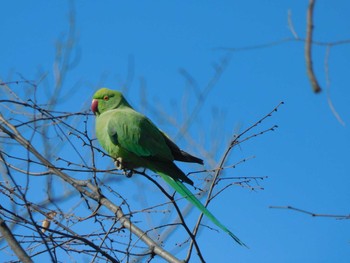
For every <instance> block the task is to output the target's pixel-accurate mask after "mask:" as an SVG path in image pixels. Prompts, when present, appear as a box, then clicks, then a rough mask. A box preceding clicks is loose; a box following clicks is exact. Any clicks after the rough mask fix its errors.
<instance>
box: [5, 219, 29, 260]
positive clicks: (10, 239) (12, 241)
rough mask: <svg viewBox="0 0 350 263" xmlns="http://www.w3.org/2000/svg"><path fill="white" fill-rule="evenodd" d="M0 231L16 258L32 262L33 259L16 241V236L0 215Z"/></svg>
mask: <svg viewBox="0 0 350 263" xmlns="http://www.w3.org/2000/svg"><path fill="white" fill-rule="evenodd" d="M0 232H1V235H2V237H4V238H5V239H6V241H7V243H8V244H9V246H10V247H11V249H12V251H13V252H15V254H16V255H17V257H18V259H19V260H20V261H22V262H24V263H32V262H33V260H32V259H31V258H30V257H29V256H28V254H27V253H26V252H25V250H24V249H23V248H22V246H21V245H20V244H19V243H18V241H17V240H16V238H15V237H14V236H13V234H12V232H11V230H10V229H9V228H8V227H7V225H6V223H5V221H4V220H3V219H2V217H1V216H0Z"/></svg>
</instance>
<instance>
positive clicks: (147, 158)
mask: <svg viewBox="0 0 350 263" xmlns="http://www.w3.org/2000/svg"><path fill="white" fill-rule="evenodd" d="M91 110H92V111H93V113H94V114H95V116H96V137H97V139H98V141H99V143H100V144H101V146H102V147H103V148H104V149H105V150H106V151H107V152H108V154H109V155H111V156H112V157H114V158H115V160H116V162H115V163H116V166H117V168H119V169H124V170H128V169H134V168H138V167H144V168H147V169H150V170H152V171H153V172H155V173H157V174H159V175H160V176H161V177H162V178H163V180H164V181H165V182H167V183H168V184H169V185H170V186H171V187H173V188H174V189H175V191H176V192H178V193H179V194H181V195H182V196H183V197H185V198H186V199H187V200H188V201H190V202H191V203H192V204H193V205H195V206H196V207H197V208H198V209H199V210H200V211H201V212H202V213H203V214H204V215H205V216H207V217H208V218H209V219H210V220H211V221H212V222H213V223H214V224H215V225H217V226H218V227H219V228H221V229H222V230H223V231H225V232H226V233H228V234H229V235H230V236H231V237H232V238H233V239H234V240H235V241H236V242H237V243H238V244H240V245H243V246H245V244H244V243H243V242H242V241H241V240H240V239H239V238H238V237H236V236H235V235H234V234H233V233H232V232H231V231H230V230H228V229H227V228H226V227H225V226H224V225H223V224H221V223H220V221H219V220H218V219H216V217H215V216H214V215H213V214H212V213H211V212H209V210H208V209H207V208H206V207H205V206H204V205H203V204H202V203H201V202H200V201H199V200H198V199H197V198H196V197H195V196H194V195H193V194H192V193H191V191H190V190H189V189H188V188H187V187H186V186H185V185H184V184H183V183H187V184H190V185H193V182H192V180H191V179H189V178H188V177H187V176H186V175H185V174H184V173H183V172H182V171H181V170H180V169H179V168H178V167H177V166H176V165H175V163H174V161H181V162H191V163H199V164H203V160H201V159H199V158H197V157H195V156H192V155H191V154H189V153H187V152H185V151H182V150H181V149H180V148H179V147H178V146H177V145H176V144H175V143H174V142H173V141H171V140H170V138H169V137H168V136H167V135H166V134H165V133H163V132H162V131H161V130H159V129H158V128H157V126H156V125H155V124H154V123H153V122H152V121H151V120H150V119H148V118H147V117H146V116H144V115H142V114H141V113H139V112H137V111H135V110H134V109H133V108H132V107H131V106H130V104H129V103H128V102H127V101H126V99H125V98H124V96H123V95H122V94H121V93H120V92H119V91H115V90H110V89H107V88H101V89H99V90H98V91H97V92H96V93H95V94H94V96H93V100H92V104H91Z"/></svg>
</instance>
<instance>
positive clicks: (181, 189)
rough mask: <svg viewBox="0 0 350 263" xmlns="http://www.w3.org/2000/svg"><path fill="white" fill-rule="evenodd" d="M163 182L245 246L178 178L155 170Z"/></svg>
mask: <svg viewBox="0 0 350 263" xmlns="http://www.w3.org/2000/svg"><path fill="white" fill-rule="evenodd" d="M157 173H158V174H159V175H160V176H161V177H162V178H163V179H164V181H165V182H167V183H168V184H169V185H170V186H171V187H173V188H174V189H175V190H176V192H178V193H179V194H180V195H182V196H183V197H185V198H186V199H187V200H188V201H190V202H191V203H192V204H193V205H195V206H196V207H197V208H198V209H199V210H200V211H201V212H202V213H203V214H204V215H205V216H206V217H208V218H209V219H210V220H211V221H212V222H213V223H214V224H215V225H217V226H218V227H220V228H221V229H222V230H223V231H225V232H226V233H227V234H229V235H230V236H231V237H232V238H233V239H234V240H235V241H236V242H237V243H238V244H240V245H241V246H245V247H247V246H246V244H244V243H243V242H242V241H241V240H240V239H239V238H238V237H236V236H235V235H234V234H233V233H232V232H231V231H230V230H228V229H227V227H225V226H224V225H223V224H221V223H220V221H219V220H218V219H216V217H215V216H214V215H213V214H212V213H210V211H209V210H208V209H207V208H206V207H205V206H204V205H203V204H202V203H201V202H200V201H199V200H198V199H197V198H196V197H195V196H194V195H193V194H192V193H191V191H190V190H188V188H187V187H186V186H185V185H184V184H183V183H181V182H180V181H179V180H174V179H173V178H171V177H170V176H168V175H166V174H164V173H161V172H159V171H158V172H157Z"/></svg>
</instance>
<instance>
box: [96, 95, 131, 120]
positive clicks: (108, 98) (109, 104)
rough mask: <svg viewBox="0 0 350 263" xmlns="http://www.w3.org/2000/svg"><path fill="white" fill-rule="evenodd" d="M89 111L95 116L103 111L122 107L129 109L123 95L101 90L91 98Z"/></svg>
mask: <svg viewBox="0 0 350 263" xmlns="http://www.w3.org/2000/svg"><path fill="white" fill-rule="evenodd" d="M92 98H93V100H92V103H91V110H92V112H93V113H94V114H95V115H97V116H98V115H100V114H102V113H103V112H105V111H108V110H113V109H117V108H119V107H122V106H126V107H130V105H129V103H128V102H127V101H126V100H125V98H124V96H123V94H121V93H120V92H119V91H117V90H110V89H107V88H101V89H99V90H98V91H96V93H95V94H94V96H93V97H92Z"/></svg>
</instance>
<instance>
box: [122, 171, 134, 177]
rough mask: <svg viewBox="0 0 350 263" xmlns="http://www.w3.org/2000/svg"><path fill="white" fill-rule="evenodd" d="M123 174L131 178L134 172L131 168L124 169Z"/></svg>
mask: <svg viewBox="0 0 350 263" xmlns="http://www.w3.org/2000/svg"><path fill="white" fill-rule="evenodd" d="M124 174H125V175H126V177H127V178H131V177H132V176H133V174H134V172H133V171H132V170H129V171H127V170H124Z"/></svg>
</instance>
